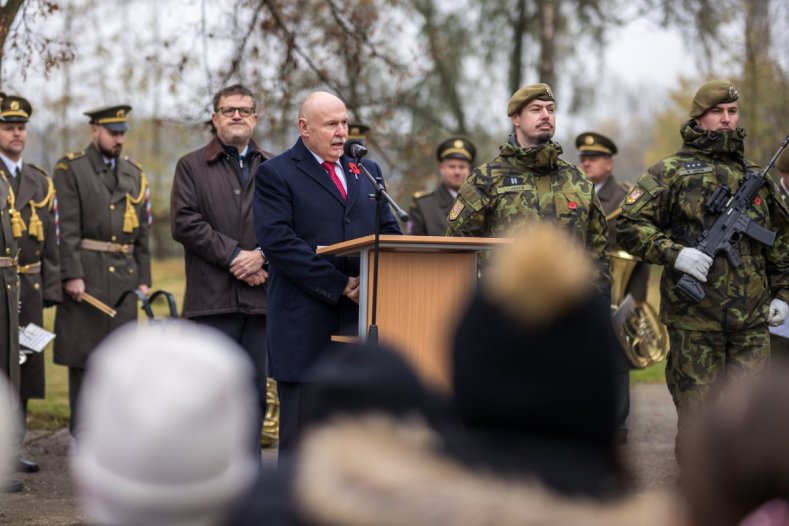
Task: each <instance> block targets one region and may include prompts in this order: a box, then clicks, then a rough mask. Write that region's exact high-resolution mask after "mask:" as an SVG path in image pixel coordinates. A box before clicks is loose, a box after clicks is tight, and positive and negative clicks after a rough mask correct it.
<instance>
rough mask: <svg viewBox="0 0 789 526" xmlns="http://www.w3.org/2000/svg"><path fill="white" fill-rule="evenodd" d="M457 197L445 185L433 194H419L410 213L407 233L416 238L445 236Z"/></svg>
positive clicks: (440, 186)
mask: <svg viewBox="0 0 789 526" xmlns="http://www.w3.org/2000/svg"><path fill="white" fill-rule="evenodd" d="M454 202H455V197H454V196H453V195H452V193H451V192H450V190H449V188H448V187H447V186H446V185H445V184H440V185H439V186H438V188H436V189H435V190H433V191H432V192H426V193H423V192H417V193H415V194H414V200H413V202H412V203H411V209H410V210H409V212H408V227H407V233H408V234H411V235H414V236H443V235H446V232H447V226H448V224H449V223H448V221H447V216H448V215H449V211H450V210H452V203H454Z"/></svg>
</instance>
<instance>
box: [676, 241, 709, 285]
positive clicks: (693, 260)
mask: <svg viewBox="0 0 789 526" xmlns="http://www.w3.org/2000/svg"><path fill="white" fill-rule="evenodd" d="M711 265H712V258H711V257H709V256H708V255H707V254H705V253H704V252H702V251H701V250H697V249H695V248H691V247H685V248H683V249H682V250H680V251H679V255H677V260H676V261H675V262H674V268H675V269H677V270H681V271H682V272H685V273H687V274H690V275H691V276H693V277H694V278H696V279H697V280H699V281H701V282H702V283H707V272H709V270H710V266H711Z"/></svg>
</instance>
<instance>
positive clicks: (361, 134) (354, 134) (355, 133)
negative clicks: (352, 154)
mask: <svg viewBox="0 0 789 526" xmlns="http://www.w3.org/2000/svg"><path fill="white" fill-rule="evenodd" d="M368 131H370V127H369V126H367V125H366V124H349V125H348V138H349V139H356V140H358V141H364V140H365V139H367V132H368Z"/></svg>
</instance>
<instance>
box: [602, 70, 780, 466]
mask: <svg viewBox="0 0 789 526" xmlns="http://www.w3.org/2000/svg"><path fill="white" fill-rule="evenodd" d="M738 97H739V95H738V94H737V91H736V90H735V88H734V86H733V85H732V84H731V83H730V82H728V81H723V80H717V81H711V82H708V83H706V84H704V85H703V86H702V87H701V88H700V89H699V91H698V92H697V93H696V95H695V97H694V99H693V103H692V106H691V111H690V117H691V119H690V120H689V121H687V122H686V123H684V124H683V125H682V127H681V129H680V133H681V135H682V140H683V145H682V148H681V149H680V150H679V151H678V152H677V153H676V154H674V155H672V156H670V157H667V158H665V159H663V160H662V161H660V162H658V163H657V164H655V165H653V166H652V167H651V168H649V169H648V170H647V172H646V173H645V174H643V175H642V176H641V177H640V178H639V179H638V182H637V184H636V186H635V187H634V188H633V190H632V191H631V192H630V193H629V194H628V196H627V197H626V198H625V200H624V202H623V204H622V208H623V212H622V215H621V216H620V217H619V220H618V221H617V234H618V240H619V242H620V244H621V245H622V246H623V247H624V248H625V249H626V250H627V251H629V252H631V253H632V254H634V255H636V256H639V257H641V258H642V259H644V260H645V261H647V262H649V263H654V264H657V265H663V266H664V272H663V277H662V280H661V284H660V291H661V309H660V310H661V312H660V317H661V321H662V322H663V323H664V324H666V325H667V326H668V328H669V336H670V352H669V356H668V363H667V365H666V383H667V384H668V388H669V391H670V392H671V396H672V398H673V399H674V404H675V406H676V408H677V414H678V417H679V427H678V433H677V449H676V454H677V458H678V460H679V459H680V447H681V444H682V442H683V440H684V436H685V433H686V432H687V430H688V427H689V426H690V424H691V422H692V419H693V413H694V412H695V411H696V410H698V409H699V408H700V407H701V406H702V405H703V402H704V400H705V398H706V396H707V395H708V394H709V393H710V391H711V388H712V386H713V384H714V382H715V381H716V380H717V379H719V378H720V377H721V376H722V375H723V374H724V373H728V374H749V373H751V372H754V371H757V370H759V369H761V368H762V367H763V366H764V365H765V363H766V362H767V360H768V358H769V355H770V344H769V337H768V334H769V333H768V330H767V324H768V322H769V323H770V324H780V323H781V322H782V321H783V320H784V319H785V317H786V314H787V312H789V306H787V304H786V301H787V300H789V230H787V229H789V211H788V210H787V208H786V205H785V204H784V202H783V201H782V200H781V198H780V197H779V194H778V189H777V188H776V185H775V183H774V182H773V181H772V180H770V179H769V178H767V179H768V180H767V182H766V184H765V185H764V186H763V187H762V188H761V190H760V191H759V193H758V195H757V197H756V198H755V199H754V201H753V206H752V207H750V209H749V210H748V215H749V217H750V218H751V219H752V220H753V221H755V222H756V223H758V224H759V225H761V226H762V227H764V228H767V229H769V230H772V231H774V232H776V234H777V235H776V238H775V243H774V245H773V246H772V247H768V246H765V245H762V244H760V243H758V242H756V241H754V240H752V239H750V238H748V237H745V236H743V238H742V240H741V241H740V242H739V244H738V247H737V248H738V249H739V251H740V254H741V256H742V265H741V266H740V267H738V268H734V267H732V266H731V265H730V264H729V261H728V260H727V258H726V257H725V256H723V255H720V256H719V257H716V258H715V259H714V260H713V259H712V258H710V257H708V256H707V255H706V254H704V253H702V252H701V251H699V250H697V249H695V248H693V245H694V244H695V243H696V240H697V239H698V237H699V235H700V234H701V233H702V232H703V230H704V229H706V228H709V227H711V226H712V224H713V223H714V222H715V220H716V219H717V217H718V216H717V215H714V214H711V213H710V212H708V211H707V209H706V208H705V203H706V202H707V200H708V198H709V197H710V195H711V194H712V193H713V192H714V191H715V190H716V189H717V188H719V187H721V186H722V185H727V186H728V187H729V188H730V189H731V192H732V193H734V192H736V191H737V189H738V187H739V186H740V181H741V179H742V177H743V175H744V174H745V172H746V171H750V170H757V169H758V167H757V166H756V165H754V164H753V163H751V162H749V161H747V160H746V159H745V158H744V156H743V154H744V146H745V145H744V139H745V131H744V130H742V129H741V128H738V127H737V122H738V118H739V114H738V107H737V100H738ZM683 273H688V274H690V275H692V276H693V277H695V278H697V279H698V280H699V281H701V282H706V285H704V291H705V292H706V297H705V298H704V299H703V300H702V301H701V302H699V303H693V302H691V301H689V300H688V299H686V298H685V297H684V295H682V294H681V293H680V292H679V291H678V290H677V289H676V284H677V282H678V281H679V279H680V278H681V277H682V275H683Z"/></svg>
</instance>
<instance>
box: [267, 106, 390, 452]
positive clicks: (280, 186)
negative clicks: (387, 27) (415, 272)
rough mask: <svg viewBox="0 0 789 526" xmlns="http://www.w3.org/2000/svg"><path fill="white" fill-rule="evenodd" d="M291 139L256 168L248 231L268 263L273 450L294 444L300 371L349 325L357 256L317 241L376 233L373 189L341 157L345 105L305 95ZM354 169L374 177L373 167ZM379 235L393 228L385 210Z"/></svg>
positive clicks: (353, 314)
mask: <svg viewBox="0 0 789 526" xmlns="http://www.w3.org/2000/svg"><path fill="white" fill-rule="evenodd" d="M298 129H299V135H300V137H299V139H298V140H297V141H296V144H295V145H294V146H293V147H292V148H291V149H290V150H288V151H286V152H285V153H283V154H281V155H278V156H277V157H274V158H273V159H271V160H269V161H266V162H265V163H263V164H262V165H261V166H260V167H259V168H258V170H257V173H256V174H255V203H254V207H255V234H256V235H257V239H258V243H259V244H260V246H261V248H262V249H263V252H264V253H265V254H266V257H267V258H268V259H269V261H270V265H271V266H270V269H269V271H270V273H271V274H270V279H269V289H268V292H269V299H270V301H269V309H268V322H269V323H268V334H267V341H268V351H269V357H270V359H271V374H272V376H273V377H274V379H276V380H277V388H278V390H279V395H280V404H281V405H280V451H283V450H288V449H291V448H292V447H293V446H294V445H295V441H296V438H297V434H298V431H299V393H300V385H301V383H302V382H303V378H304V373H305V372H306V370H307V368H308V367H309V366H310V364H312V363H313V362H314V361H315V359H317V358H318V356H319V355H320V354H321V352H322V351H323V350H324V349H325V348H326V346H327V345H329V342H330V338H331V335H332V334H341V333H342V331H343V330H345V331H346V332H348V330H349V329H350V328H351V327H353V328H354V329H351V331H354V330H355V326H356V323H357V320H358V306H357V302H358V301H359V260H358V258H347V257H333V256H332V257H324V256H319V255H317V254H316V253H315V251H316V249H317V247H319V246H326V245H333V244H335V243H339V242H341V241H347V240H349V239H354V238H357V237H361V236H366V235H369V234H372V233H373V232H374V231H375V215H376V214H375V206H376V201H374V200H370V199H369V198H368V196H369V195H370V194H374V193H375V188H373V185H372V184H371V183H370V182H369V181H368V180H367V178H366V177H365V176H364V174H361V175H360V167H359V166H357V164H356V163H355V162H354V160H353V159H352V158H350V157H348V156H347V155H344V154H343V146H344V144H345V142H346V141H347V140H348V110H347V109H346V108H345V104H344V103H343V102H342V101H341V100H340V99H339V98H337V97H336V96H334V95H332V94H330V93H326V92H324V91H318V92H314V93H311V94H310V95H309V96H307V98H306V99H305V100H304V102H303V103H302V104H301V107H300V108H299V117H298ZM362 164H363V166H364V167H366V168H367V170H368V171H369V172H370V173H371V174H372V175H373V176H377V177H379V178H380V177H381V169H380V168H379V166H378V165H377V164H376V163H374V162H372V161H369V160H365V161H363V162H362ZM381 233H382V234H399V233H400V228H399V227H398V225H397V220H396V219H395V218H394V216H393V215H392V213H391V211H390V210H389V207H388V206H384V207H383V209H382V220H381Z"/></svg>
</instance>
